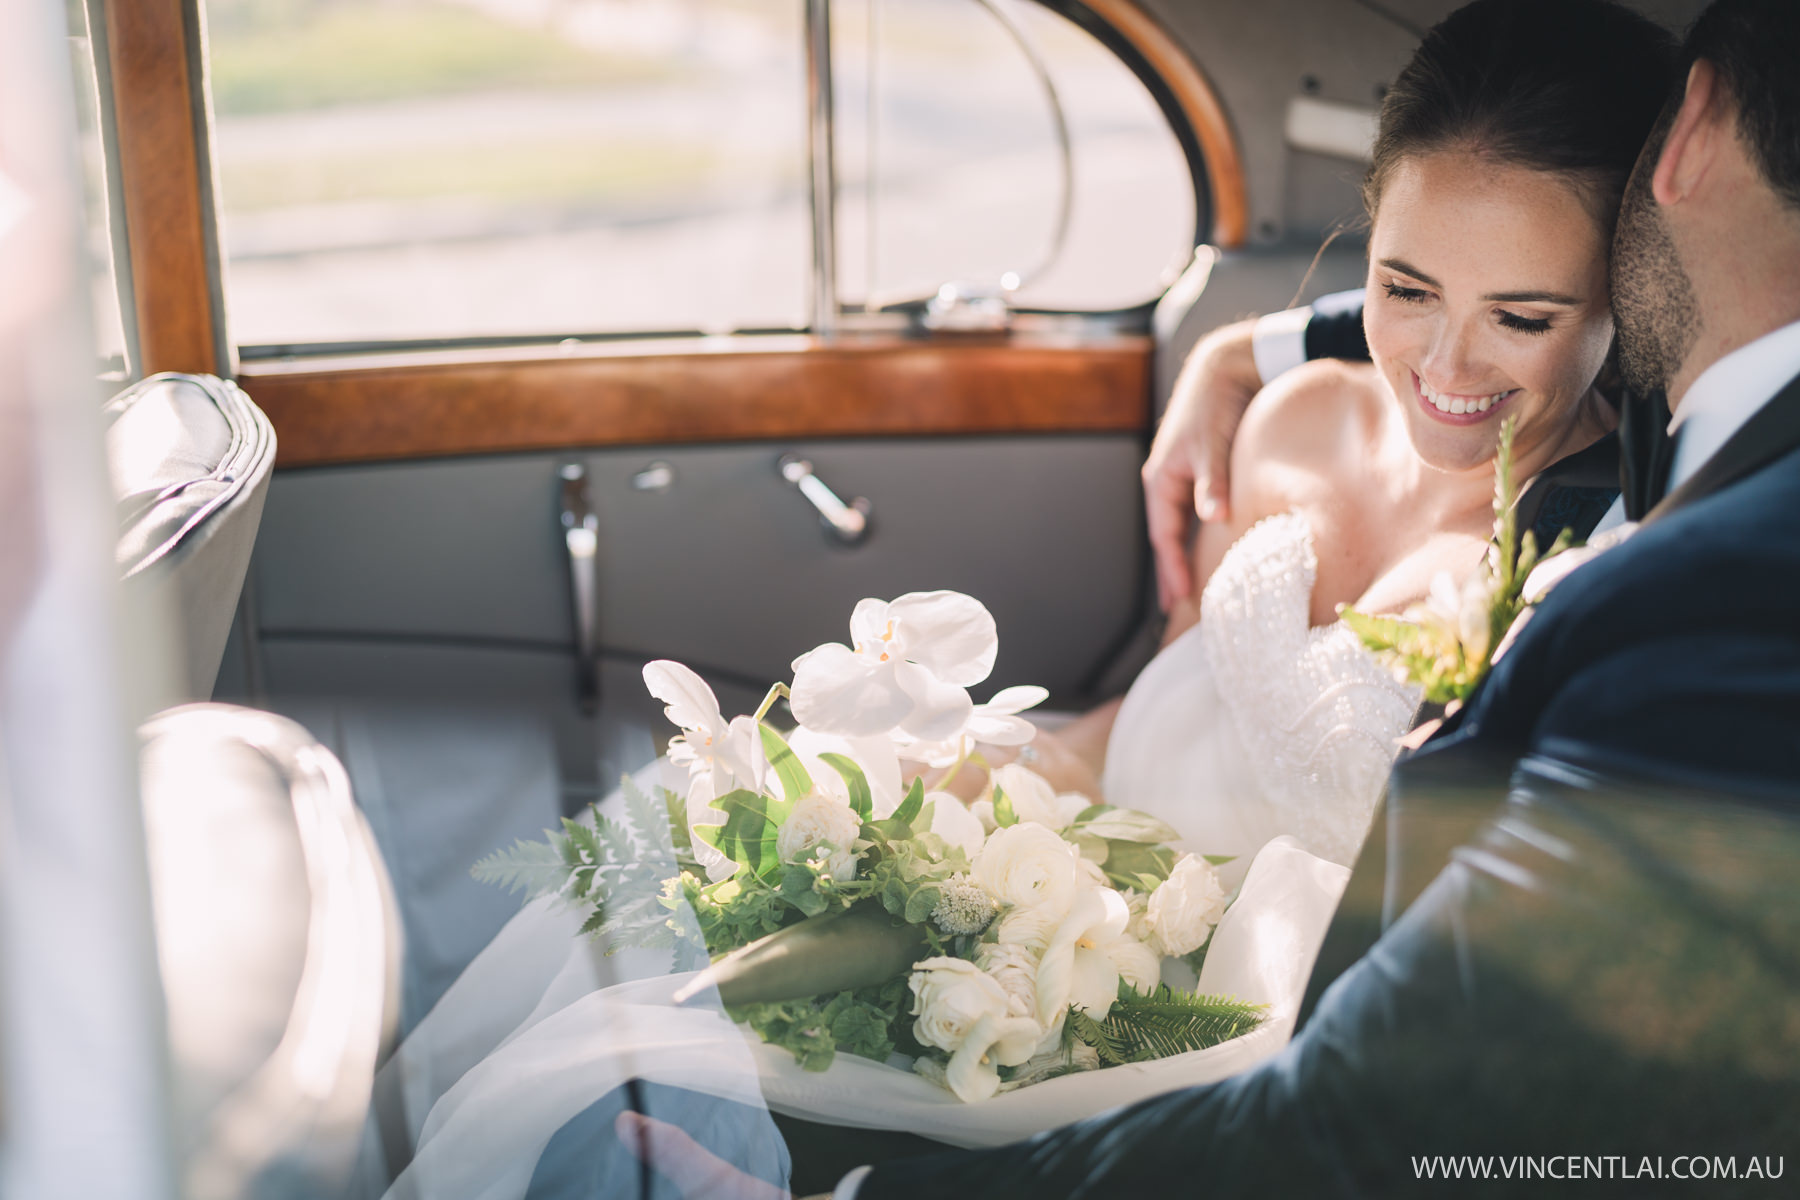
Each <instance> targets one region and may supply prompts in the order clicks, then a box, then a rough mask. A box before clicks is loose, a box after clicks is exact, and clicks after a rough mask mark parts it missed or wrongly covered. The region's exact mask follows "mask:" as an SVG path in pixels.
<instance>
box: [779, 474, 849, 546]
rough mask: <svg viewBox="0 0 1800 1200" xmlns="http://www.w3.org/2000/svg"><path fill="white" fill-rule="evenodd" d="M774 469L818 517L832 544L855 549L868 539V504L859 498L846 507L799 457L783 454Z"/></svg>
mask: <svg viewBox="0 0 1800 1200" xmlns="http://www.w3.org/2000/svg"><path fill="white" fill-rule="evenodd" d="M775 469H776V470H777V471H778V472H780V474H781V477H782V478H783V479H785V480H787V481H788V482H789V483H791V484H793V485H794V486H795V487H797V488H799V489H800V494H801V495H802V496H805V497H806V499H807V502H808V503H810V504H811V505H812V506H813V509H814V511H816V512H817V513H818V514H819V523H820V524H821V525H823V526H824V527H825V532H826V534H827V535H828V536H829V537H831V538H832V539H833V540H834V541H837V542H839V543H841V544H842V545H845V546H857V545H861V544H862V543H863V542H864V541H866V540H867V539H868V536H869V524H870V513H871V511H872V509H873V505H871V504H870V503H869V502H868V501H867V500H865V499H863V498H862V497H861V496H858V497H856V499H854V500H852V501H850V503H848V504H845V503H844V502H843V501H842V500H840V499H838V494H837V493H836V492H834V491H832V490H831V489H830V488H829V487H827V486H825V481H824V480H823V479H820V478H819V477H818V476H817V475H814V474H813V468H812V463H810V462H808V461H807V460H806V459H804V458H801V457H800V456H799V455H798V454H783V455H782V456H781V457H780V458H778V459H776V460H775Z"/></svg>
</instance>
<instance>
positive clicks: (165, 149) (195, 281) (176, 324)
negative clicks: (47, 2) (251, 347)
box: [106, 0, 230, 375]
mask: <svg viewBox="0 0 1800 1200" xmlns="http://www.w3.org/2000/svg"><path fill="white" fill-rule="evenodd" d="M197 17H198V12H197V9H196V8H194V7H192V6H191V4H190V3H186V2H184V0H106V34H107V37H106V41H107V50H108V56H109V65H110V67H111V71H112V94H113V105H114V112H113V117H114V121H115V122H116V127H117V129H118V142H119V186H120V194H121V195H122V196H123V207H124V210H125V236H126V242H127V245H128V247H129V249H130V257H131V283H132V292H133V296H132V302H133V304H134V306H135V308H136V312H137V329H138V351H139V354H140V356H141V358H142V362H141V363H139V364H137V366H138V369H139V371H140V373H142V374H146V375H148V374H151V373H154V372H156V371H204V372H211V373H214V374H226V373H229V370H230V364H229V362H222V361H220V352H219V347H220V346H221V345H223V339H222V338H221V337H220V336H219V330H218V329H217V327H216V321H217V313H216V306H215V303H214V301H215V297H214V296H213V291H212V284H211V278H212V270H211V267H210V261H211V260H210V259H209V236H210V235H209V229H210V224H211V223H210V222H209V221H208V220H207V215H206V204H207V199H206V189H205V188H204V187H203V175H204V173H203V171H202V164H204V163H205V162H207V158H206V151H205V148H204V147H203V146H202V145H201V144H200V136H201V130H202V129H203V127H204V125H203V122H201V121H199V120H196V117H195V114H196V112H197V111H203V110H200V109H198V108H197V106H196V103H195V99H194V97H195V94H196V93H195V90H194V88H195V81H194V80H193V79H192V76H191V67H192V65H193V64H192V61H191V59H190V56H189V47H190V46H191V45H193V44H195V42H196V39H197V31H195V30H193V29H191V28H190V27H189V21H190V20H193V19H197Z"/></svg>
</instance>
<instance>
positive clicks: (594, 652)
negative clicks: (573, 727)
mask: <svg viewBox="0 0 1800 1200" xmlns="http://www.w3.org/2000/svg"><path fill="white" fill-rule="evenodd" d="M559 474H560V475H561V477H562V530H563V545H564V546H565V547H566V548H567V549H568V552H569V586H570V595H571V597H572V598H573V600H574V605H575V698H576V701H577V702H578V703H579V704H580V705H581V711H582V712H584V713H586V714H588V715H589V716H592V715H593V714H595V713H597V712H598V711H600V565H599V550H600V516H599V514H598V513H596V512H595V511H594V504H593V500H592V498H591V497H590V495H589V493H588V474H587V468H586V467H584V466H582V465H581V464H580V463H565V464H563V467H562V469H561V471H560V472H559Z"/></svg>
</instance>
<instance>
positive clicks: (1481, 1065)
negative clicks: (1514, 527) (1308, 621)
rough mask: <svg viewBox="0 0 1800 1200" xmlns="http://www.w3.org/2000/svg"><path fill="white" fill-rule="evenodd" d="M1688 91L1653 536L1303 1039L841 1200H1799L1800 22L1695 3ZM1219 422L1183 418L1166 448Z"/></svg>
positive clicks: (1652, 248)
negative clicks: (1794, 1199)
mask: <svg viewBox="0 0 1800 1200" xmlns="http://www.w3.org/2000/svg"><path fill="white" fill-rule="evenodd" d="M1684 61H1685V62H1686V63H1687V64H1688V69H1687V70H1686V72H1685V78H1684V81H1683V83H1682V85H1681V87H1680V89H1679V91H1678V93H1677V94H1676V95H1675V96H1673V97H1672V98H1671V100H1670V104H1669V107H1668V109H1667V111H1666V113H1665V118H1664V120H1663V121H1662V122H1661V123H1660V124H1659V126H1658V128H1657V130H1656V132H1654V133H1653V134H1652V136H1651V138H1650V140H1649V142H1648V144H1647V145H1646V146H1645V149H1644V152H1643V154H1642V156H1641V157H1640V159H1639V162H1638V167H1637V171H1636V173H1635V175H1634V177H1633V180H1632V183H1631V186H1630V187H1629V189H1628V192H1627V196H1626V199H1625V203H1624V208H1623V211H1622V212H1621V215H1620V221H1619V229H1618V233H1617V237H1616V240H1615V245H1614V262H1613V300H1614V305H1615V310H1616V317H1617V323H1618V329H1619V340H1620V351H1621V359H1622V364H1621V365H1622V367H1623V369H1624V370H1625V372H1626V375H1627V380H1628V382H1629V384H1630V385H1631V387H1632V388H1633V390H1634V391H1637V392H1639V393H1640V394H1646V395H1648V394H1653V393H1661V394H1663V395H1666V396H1667V398H1668V402H1669V405H1670V407H1671V409H1672V411H1673V413H1674V422H1673V441H1672V442H1669V443H1666V444H1667V445H1669V446H1671V447H1672V456H1670V457H1668V458H1667V461H1666V462H1662V463H1649V462H1645V463H1640V464H1638V470H1637V472H1636V474H1637V476H1638V477H1639V478H1643V477H1645V476H1651V477H1652V478H1650V479H1649V481H1648V483H1647V484H1646V486H1645V488H1644V492H1643V494H1641V495H1640V496H1639V497H1638V500H1639V501H1640V502H1641V503H1642V505H1643V507H1642V508H1641V510H1637V511H1634V515H1640V514H1641V516H1642V520H1641V522H1639V523H1638V524H1637V525H1635V526H1634V527H1624V528H1621V530H1620V531H1619V533H1617V534H1615V538H1617V539H1622V540H1620V541H1619V544H1618V545H1617V546H1616V548H1613V549H1610V550H1608V551H1606V552H1604V553H1602V554H1600V555H1599V556H1598V557H1596V558H1595V559H1594V560H1593V561H1591V562H1589V563H1587V564H1585V565H1583V566H1581V567H1580V568H1578V569H1577V570H1575V571H1574V572H1573V573H1571V574H1569V575H1568V576H1567V577H1566V578H1565V579H1564V580H1563V581H1562V582H1561V583H1560V584H1559V585H1558V586H1557V587H1556V588H1555V589H1554V590H1553V591H1552V592H1551V593H1550V595H1549V596H1548V597H1547V598H1546V599H1545V600H1544V601H1543V602H1542V604H1541V605H1540V606H1539V607H1538V608H1537V609H1536V610H1535V615H1534V616H1533V618H1532V620H1531V621H1530V622H1529V623H1528V624H1526V625H1525V626H1524V628H1523V629H1522V630H1521V631H1520V632H1519V633H1518V635H1517V638H1516V641H1515V642H1514V643H1513V645H1512V646H1511V647H1510V649H1509V650H1508V651H1507V653H1506V654H1505V655H1504V657H1503V658H1501V660H1500V661H1499V662H1498V663H1497V664H1496V666H1495V668H1494V670H1493V672H1492V673H1491V675H1490V676H1489V678H1488V679H1487V681H1486V682H1485V684H1484V685H1483V686H1482V688H1481V689H1480V690H1479V691H1478V692H1477V693H1476V695H1475V696H1474V697H1472V699H1471V702H1470V703H1469V704H1468V705H1467V706H1466V707H1465V709H1464V710H1463V712H1462V713H1461V714H1460V718H1459V720H1458V721H1457V722H1456V723H1455V724H1454V726H1453V727H1450V728H1447V729H1446V730H1444V731H1443V732H1442V733H1440V735H1439V736H1438V737H1436V738H1435V739H1434V740H1432V741H1431V742H1429V743H1427V744H1426V745H1425V746H1424V747H1423V748H1422V749H1421V750H1420V751H1419V752H1418V753H1416V754H1415V755H1413V756H1411V757H1410V758H1409V759H1407V760H1406V761H1403V762H1402V763H1401V764H1399V765H1398V766H1397V767H1396V769H1395V774H1394V778H1393V781H1392V785H1391V787H1390V797H1389V812H1388V826H1389V828H1388V830H1387V831H1386V833H1385V834H1383V833H1378V834H1376V835H1372V836H1371V838H1370V842H1369V845H1368V847H1366V849H1365V852H1364V855H1363V859H1362V861H1361V862H1359V864H1358V866H1357V870H1356V872H1355V874H1354V876H1353V878H1352V882H1351V890H1350V894H1349V895H1348V896H1347V897H1346V901H1345V904H1344V906H1343V908H1342V909H1340V912H1339V917H1338V920H1337V921H1336V922H1335V923H1334V925H1333V929H1332V932H1331V934H1330V935H1329V936H1328V938H1327V944H1326V949H1325V951H1324V953H1322V954H1321V957H1320V963H1319V966H1318V967H1317V968H1315V990H1316V991H1321V992H1322V994H1321V995H1320V996H1319V998H1318V1001H1317V1004H1316V1007H1315V1008H1314V1010H1313V1012H1312V1013H1311V1015H1310V1018H1308V1019H1307V1020H1306V1022H1305V1024H1304V1025H1303V1027H1302V1028H1301V1030H1300V1032H1299V1033H1298V1034H1297V1035H1296V1037H1295V1039H1294V1041H1293V1042H1292V1043H1291V1044H1290V1045H1289V1046H1288V1048H1287V1049H1286V1050H1285V1051H1283V1052H1282V1053H1281V1054H1280V1055H1279V1056H1277V1057H1276V1058H1274V1059H1272V1060H1270V1061H1269V1062H1267V1063H1265V1064H1263V1065H1262V1066H1260V1067H1258V1068H1255V1069H1252V1070H1250V1071H1247V1072H1245V1073H1243V1074H1241V1075H1238V1076H1235V1077H1233V1078H1230V1079H1227V1080H1225V1081H1223V1082H1221V1083H1218V1084H1214V1085H1210V1086H1206V1087H1199V1088H1193V1089H1189V1090H1187V1091H1182V1092H1176V1093H1173V1094H1170V1095H1167V1096H1162V1097H1158V1098H1155V1099H1152V1100H1149V1101H1145V1102H1143V1103H1140V1104H1137V1105H1134V1106H1131V1107H1129V1108H1126V1109H1122V1110H1118V1111H1116V1112H1113V1113H1109V1114H1105V1115H1102V1116H1100V1117H1097V1118H1094V1119H1092V1120H1088V1121H1084V1122H1081V1123H1079V1124H1076V1125H1072V1126H1068V1127H1065V1128H1062V1129H1057V1130H1052V1131H1050V1132H1048V1133H1045V1134H1041V1135H1039V1136H1038V1137H1035V1138H1032V1139H1031V1140H1029V1141H1025V1142H1020V1143H1016V1144H1014V1145H1010V1146H1005V1147H1001V1148H998V1149H994V1150H984V1151H976V1152H948V1153H944V1154H939V1155H934V1156H930V1157H924V1158H917V1159H910V1160H903V1161H899V1162H892V1163H887V1164H883V1165H879V1166H877V1167H875V1168H873V1170H868V1169H865V1170H862V1171H858V1172H855V1173H853V1174H852V1175H851V1176H849V1177H846V1178H845V1180H844V1181H843V1182H842V1183H841V1184H840V1185H839V1186H838V1188H837V1191H836V1193H835V1194H836V1196H837V1197H838V1200H851V1198H852V1197H854V1200H888V1198H889V1197H906V1198H907V1200H913V1198H915V1197H919V1196H938V1195H947V1196H971V1197H975V1196H979V1197H1030V1198H1031V1200H1047V1198H1049V1197H1055V1196H1079V1197H1113V1196H1137V1195H1150V1194H1153V1193H1154V1192H1162V1191H1171V1192H1173V1193H1175V1194H1180V1195H1184V1196H1185V1195H1204V1196H1207V1197H1209V1200H1210V1198H1211V1197H1228V1196H1246V1197H1248V1196H1256V1197H1269V1196H1336V1195H1377V1196H1389V1195H1395V1194H1411V1193H1415V1192H1421V1191H1426V1190H1439V1189H1442V1187H1443V1185H1442V1184H1440V1183H1434V1182H1433V1181H1434V1180H1436V1179H1441V1178H1457V1179H1459V1180H1463V1181H1465V1182H1462V1183H1457V1184H1452V1185H1450V1186H1451V1188H1452V1189H1459V1188H1461V1187H1464V1186H1472V1188H1473V1189H1474V1190H1480V1189H1482V1188H1484V1187H1486V1188H1493V1187H1496V1186H1498V1187H1510V1188H1511V1189H1512V1193H1513V1194H1538V1193H1541V1192H1542V1191H1544V1190H1546V1188H1547V1187H1554V1186H1556V1184H1555V1183H1551V1184H1546V1182H1545V1181H1546V1180H1550V1181H1556V1182H1558V1183H1560V1182H1561V1181H1563V1180H1567V1179H1581V1180H1584V1181H1586V1180H1590V1179H1615V1180H1626V1179H1629V1180H1631V1181H1632V1182H1631V1183H1630V1184H1629V1185H1628V1186H1627V1187H1626V1188H1625V1189H1624V1192H1623V1194H1630V1195H1634V1196H1635V1195H1648V1194H1656V1193H1659V1192H1663V1191H1673V1192H1675V1193H1676V1194H1683V1195H1692V1196H1697V1195H1707V1196H1712V1195H1721V1194H1728V1193H1736V1192H1741V1193H1742V1194H1745V1195H1753V1196H1760V1195H1777V1194H1784V1193H1783V1192H1782V1189H1783V1188H1784V1187H1785V1188H1787V1189H1789V1190H1791V1188H1792V1186H1793V1185H1792V1183H1790V1182H1786V1181H1783V1182H1772V1180H1774V1179H1776V1178H1779V1177H1780V1176H1781V1175H1784V1174H1785V1173H1786V1172H1787V1170H1788V1168H1789V1165H1790V1160H1800V1021H1797V1020H1796V1018H1795V1016H1794V1013H1795V1011H1796V1005H1797V1004H1800V1000H1797V999H1796V997H1800V71H1796V70H1795V69H1794V64H1795V63H1797V62H1800V5H1796V4H1795V2H1794V0H1717V2H1716V3H1714V4H1713V5H1712V6H1711V7H1710V8H1709V9H1708V10H1707V12H1706V13H1705V14H1704V15H1703V16H1702V17H1701V18H1700V19H1699V21H1697V22H1696V24H1695V27H1694V29H1693V30H1692V32H1691V33H1690V34H1689V36H1688V41H1687V44H1686V46H1685V55H1684ZM1184 414H1185V415H1184ZM1231 416H1234V414H1228V417H1231ZM1215 417H1216V413H1215V414H1210V415H1209V414H1208V412H1206V411H1199V412H1198V413H1196V411H1195V410H1189V409H1181V408H1178V409H1177V410H1176V413H1175V414H1174V419H1175V420H1176V422H1177V423H1176V425H1174V426H1166V427H1165V429H1164V431H1163V432H1162V433H1160V434H1159V436H1158V445H1159V448H1160V449H1162V450H1166V449H1167V445H1168V444H1169V443H1170V442H1172V441H1174V440H1177V439H1180V438H1183V437H1186V436H1187V435H1189V434H1191V432H1192V430H1191V429H1184V428H1182V427H1181V426H1180V423H1181V422H1182V421H1198V422H1200V423H1202V424H1203V423H1204V422H1205V421H1207V420H1210V419H1214V418H1215ZM1227 423H1229V422H1227ZM1646 440H1648V439H1646ZM1164 458H1165V461H1166V459H1167V455H1166V454H1165V455H1164ZM1156 466H1157V460H1156V458H1154V457H1153V460H1152V463H1151V466H1150V467H1147V469H1146V480H1147V482H1151V483H1154V482H1155V480H1154V479H1153V475H1154V468H1156ZM1665 473H1666V479H1665V478H1662V477H1663V476H1664V474H1665ZM1188 478H1189V479H1191V478H1192V475H1191V474H1190V475H1189V476H1188ZM1190 494H1191V493H1190ZM1153 495H1154V489H1153ZM1187 502H1188V501H1186V500H1184V501H1183V503H1184V504H1185V503H1187ZM1154 503H1155V501H1154V499H1153V501H1152V504H1153V505H1154ZM1153 512H1154V509H1153ZM1627 534H1628V535H1629V536H1626V535H1627ZM1159 557H1161V555H1160V554H1159ZM1168 580H1169V576H1168V575H1167V574H1165V575H1164V582H1165V592H1167V590H1168V586H1169V584H1168ZM1446 831H1448V832H1446ZM1433 846H1441V847H1443V848H1442V849H1440V850H1434V849H1432V848H1431V847H1433ZM1359 897H1363V898H1369V902H1370V903H1371V904H1372V905H1373V906H1374V907H1375V908H1378V909H1379V910H1380V912H1381V915H1380V916H1379V917H1375V916H1372V915H1370V914H1368V913H1366V912H1365V910H1364V908H1363V906H1362V904H1361V903H1359ZM1346 947H1350V948H1352V949H1354V950H1355V951H1356V953H1355V954H1346V953H1345V948H1346ZM1346 959H1348V960H1350V961H1349V965H1348V967H1347V968H1346V969H1344V970H1343V971H1342V972H1341V974H1339V973H1337V972H1336V970H1335V969H1334V966H1333V964H1334V963H1341V962H1344V961H1346ZM621 1132H622V1133H624V1134H626V1135H627V1136H629V1137H631V1138H633V1139H634V1140H640V1141H643V1142H644V1143H646V1144H645V1146H644V1149H645V1152H646V1154H647V1155H648V1157H650V1158H651V1159H652V1160H653V1161H656V1162H657V1163H658V1164H659V1165H662V1166H665V1167H667V1168H669V1169H670V1171H671V1173H672V1174H675V1175H677V1176H678V1177H680V1176H687V1177H688V1178H689V1179H693V1180H695V1181H696V1186H698V1187H699V1190H700V1192H702V1193H704V1194H709V1195H720V1196H729V1195H733V1194H742V1195H745V1196H749V1195H752V1194H757V1192H756V1191H755V1189H752V1190H749V1191H744V1192H742V1193H738V1192H736V1191H735V1186H734V1185H732V1184H730V1183H728V1182H727V1180H726V1179H725V1178H724V1177H723V1176H706V1175H705V1174H704V1171H705V1170H706V1169H708V1168H706V1167H705V1166H704V1164H701V1163H699V1162H698V1161H697V1160H695V1159H694V1158H691V1157H684V1156H683V1154H682V1149H683V1147H682V1146H681V1145H679V1144H678V1143H680V1142H681V1141H682V1140H683V1135H681V1134H680V1132H679V1131H674V1130H669V1129H667V1128H666V1127H665V1128H661V1129H658V1128H655V1127H651V1126H646V1125H644V1124H643V1123H642V1122H635V1121H628V1122H627V1123H626V1126H624V1127H622V1128H621ZM1793 1166H1794V1169H1796V1170H1800V1161H1795V1162H1794V1163H1793ZM696 1171H699V1172H701V1174H699V1175H696V1174H694V1172H696ZM1471 1179H1479V1180H1504V1181H1511V1180H1529V1181H1531V1182H1529V1183H1525V1184H1524V1185H1523V1187H1522V1188H1521V1187H1519V1186H1518V1185H1516V1184H1510V1183H1500V1184H1498V1185H1496V1184H1495V1183H1492V1182H1488V1183H1473V1184H1472V1185H1470V1184H1469V1183H1467V1182H1466V1181H1469V1180H1471ZM702 1180H703V1181H704V1182H703V1183H702V1182H700V1181H702ZM764 1186H766V1185H764ZM1613 1190H1614V1191H1615V1192H1617V1191H1619V1189H1617V1188H1616V1187H1615V1189H1613Z"/></svg>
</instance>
